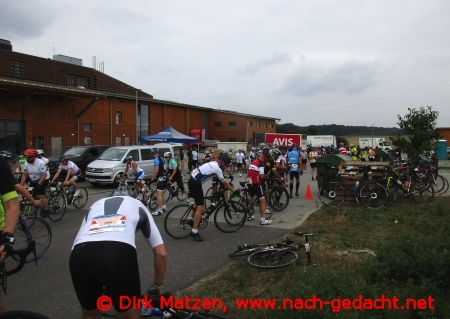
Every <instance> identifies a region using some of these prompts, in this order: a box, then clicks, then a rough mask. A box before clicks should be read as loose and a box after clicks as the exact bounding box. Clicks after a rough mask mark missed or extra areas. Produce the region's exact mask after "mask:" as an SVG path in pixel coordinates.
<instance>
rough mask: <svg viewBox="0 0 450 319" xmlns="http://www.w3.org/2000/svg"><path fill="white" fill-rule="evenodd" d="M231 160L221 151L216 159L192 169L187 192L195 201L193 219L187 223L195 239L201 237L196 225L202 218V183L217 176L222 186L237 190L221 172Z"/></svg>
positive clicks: (203, 208)
mask: <svg viewBox="0 0 450 319" xmlns="http://www.w3.org/2000/svg"><path fill="white" fill-rule="evenodd" d="M230 162H231V156H229V155H228V154H226V153H224V152H222V153H220V154H219V156H218V157H217V160H216V161H212V162H209V163H205V164H203V165H202V166H200V167H199V168H196V169H194V170H193V171H192V173H191V177H190V179H189V182H188V187H189V193H190V194H191V196H192V198H194V201H195V205H194V208H195V212H194V219H193V220H192V219H191V220H190V221H189V222H190V223H189V224H190V225H191V227H192V231H191V233H190V235H191V236H192V237H194V239H195V240H196V241H202V240H203V238H202V237H201V236H200V234H199V233H198V225H199V224H200V220H201V218H202V214H203V212H204V211H205V203H204V197H203V188H202V184H203V183H204V182H205V181H206V180H208V179H210V178H212V177H214V176H217V178H218V179H219V181H220V182H221V183H222V185H223V186H224V187H226V188H227V189H229V190H230V191H231V192H233V193H236V194H238V193H239V192H238V191H235V190H234V189H233V187H232V186H231V185H230V184H229V183H228V182H227V181H226V180H225V178H224V177H223V174H222V169H223V168H225V166H227V165H230Z"/></svg>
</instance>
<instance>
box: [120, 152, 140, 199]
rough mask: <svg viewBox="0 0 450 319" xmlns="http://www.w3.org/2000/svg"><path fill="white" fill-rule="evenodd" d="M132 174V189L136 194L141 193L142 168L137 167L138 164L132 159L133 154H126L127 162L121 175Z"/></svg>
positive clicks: (128, 175)
mask: <svg viewBox="0 0 450 319" xmlns="http://www.w3.org/2000/svg"><path fill="white" fill-rule="evenodd" d="M131 175H133V176H134V190H135V191H136V194H137V196H139V194H140V193H142V185H143V184H144V170H143V169H142V168H140V167H139V165H138V164H137V163H136V162H135V161H133V156H131V155H130V156H127V164H126V166H125V171H124V172H123V173H122V176H127V178H128V177H130V176H131Z"/></svg>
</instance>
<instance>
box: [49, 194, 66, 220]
mask: <svg viewBox="0 0 450 319" xmlns="http://www.w3.org/2000/svg"><path fill="white" fill-rule="evenodd" d="M66 207H67V205H66V196H65V195H64V193H63V192H61V191H53V192H52V193H51V194H50V199H49V201H48V210H49V214H48V218H49V219H50V220H51V221H54V222H57V221H60V220H61V219H62V218H63V217H64V214H65V213H66Z"/></svg>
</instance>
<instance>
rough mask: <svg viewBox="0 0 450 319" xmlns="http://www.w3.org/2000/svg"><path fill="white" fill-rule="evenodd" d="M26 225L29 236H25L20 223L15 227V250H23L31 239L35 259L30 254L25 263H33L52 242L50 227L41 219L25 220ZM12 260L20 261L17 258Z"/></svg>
mask: <svg viewBox="0 0 450 319" xmlns="http://www.w3.org/2000/svg"><path fill="white" fill-rule="evenodd" d="M23 222H24V223H25V225H26V228H27V229H26V230H28V232H29V235H31V238H29V235H28V234H26V230H25V229H23V228H22V226H21V223H19V225H17V230H16V232H15V234H14V237H15V240H16V241H15V243H14V248H15V249H23V248H25V247H27V245H28V242H29V241H30V240H31V239H33V240H35V241H36V258H34V254H30V255H28V257H27V262H30V261H34V260H36V259H39V258H41V257H42V255H44V254H45V252H46V251H47V249H48V247H50V243H51V242H52V230H51V228H50V226H49V225H48V224H47V223H46V222H45V221H44V220H43V219H41V218H26V219H24V220H23ZM11 257H12V258H13V259H14V260H17V261H20V259H19V258H18V257H17V256H14V255H12V256H11Z"/></svg>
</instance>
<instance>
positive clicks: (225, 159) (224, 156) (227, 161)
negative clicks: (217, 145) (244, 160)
mask: <svg viewBox="0 0 450 319" xmlns="http://www.w3.org/2000/svg"><path fill="white" fill-rule="evenodd" d="M218 159H219V161H222V162H224V163H225V164H226V165H230V163H231V156H230V155H228V154H227V153H225V152H221V153H220V154H219V156H218Z"/></svg>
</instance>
